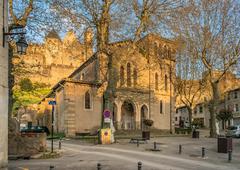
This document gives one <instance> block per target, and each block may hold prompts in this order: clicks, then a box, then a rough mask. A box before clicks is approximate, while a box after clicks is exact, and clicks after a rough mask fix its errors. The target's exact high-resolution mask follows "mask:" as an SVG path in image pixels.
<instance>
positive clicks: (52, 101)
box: [48, 100, 57, 105]
mask: <svg viewBox="0 0 240 170" xmlns="http://www.w3.org/2000/svg"><path fill="white" fill-rule="evenodd" d="M48 104H49V105H56V104H57V103H56V101H55V100H50V101H49V102H48Z"/></svg>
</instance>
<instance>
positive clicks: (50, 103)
mask: <svg viewBox="0 0 240 170" xmlns="http://www.w3.org/2000/svg"><path fill="white" fill-rule="evenodd" d="M48 104H49V105H52V145H51V152H52V153H53V122H54V106H55V105H56V104H57V103H56V101H55V100H50V101H49V102H48Z"/></svg>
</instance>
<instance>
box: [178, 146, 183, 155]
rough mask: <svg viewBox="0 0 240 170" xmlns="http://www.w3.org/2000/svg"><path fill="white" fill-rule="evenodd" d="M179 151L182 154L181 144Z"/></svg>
mask: <svg viewBox="0 0 240 170" xmlns="http://www.w3.org/2000/svg"><path fill="white" fill-rule="evenodd" d="M178 153H179V154H182V145H179V150H178Z"/></svg>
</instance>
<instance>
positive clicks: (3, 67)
mask: <svg viewBox="0 0 240 170" xmlns="http://www.w3.org/2000/svg"><path fill="white" fill-rule="evenodd" d="M3 5H4V6H5V12H4V13H3V12H2V10H1V12H0V169H1V168H3V167H5V166H6V165H7V159H8V153H7V148H8V46H7V43H5V44H3V32H2V30H3V29H2V28H3V24H4V23H5V24H4V26H6V25H7V0H3V1H1V2H0V9H3ZM3 14H4V15H5V16H3ZM3 18H4V21H3ZM5 29H7V27H5Z"/></svg>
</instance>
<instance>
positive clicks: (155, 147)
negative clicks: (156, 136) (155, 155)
mask: <svg viewBox="0 0 240 170" xmlns="http://www.w3.org/2000/svg"><path fill="white" fill-rule="evenodd" d="M153 149H154V150H157V142H154V143H153Z"/></svg>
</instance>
